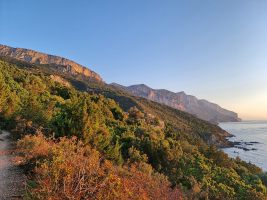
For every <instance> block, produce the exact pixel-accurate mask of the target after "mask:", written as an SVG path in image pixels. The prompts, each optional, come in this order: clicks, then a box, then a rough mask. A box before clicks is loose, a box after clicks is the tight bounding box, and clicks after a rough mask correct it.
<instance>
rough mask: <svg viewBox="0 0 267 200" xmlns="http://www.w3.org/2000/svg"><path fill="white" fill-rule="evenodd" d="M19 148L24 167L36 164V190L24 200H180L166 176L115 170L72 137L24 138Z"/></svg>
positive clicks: (140, 168)
mask: <svg viewBox="0 0 267 200" xmlns="http://www.w3.org/2000/svg"><path fill="white" fill-rule="evenodd" d="M18 147H19V149H20V153H21V154H22V156H23V159H24V160H23V161H24V164H25V165H26V164H27V163H32V161H33V160H35V163H36V167H35V169H34V172H35V173H34V174H35V176H36V177H35V178H34V180H35V181H36V183H35V187H31V188H29V192H28V194H27V195H28V196H27V197H26V198H30V199H46V200H59V199H73V200H74V199H75V200H76V199H77V200H78V199H86V200H87V199H88V200H90V199H99V200H100V199H105V200H109V199H138V200H139V199H153V200H154V199H160V200H164V199H166V200H167V199H178V200H179V199H182V194H181V192H180V190H179V189H177V188H171V187H170V183H169V181H168V180H167V179H166V177H165V176H163V175H161V174H158V173H154V172H152V173H151V171H152V168H151V167H150V165H148V164H146V163H139V164H137V163H136V164H129V163H128V164H126V165H125V166H117V165H115V164H113V163H112V162H111V161H109V160H107V159H105V158H104V157H103V156H102V155H101V154H100V153H99V152H98V151H97V150H95V149H93V148H91V147H90V146H89V145H85V144H83V142H81V141H78V140H77V139H76V138H74V137H73V138H70V139H68V138H65V137H63V138H60V139H59V140H58V141H53V140H51V139H47V138H45V137H44V136H43V135H33V136H25V137H24V138H23V139H22V140H20V141H19V142H18ZM149 167H150V169H151V171H150V172H149V170H146V169H147V168H149ZM32 185H33V184H32Z"/></svg>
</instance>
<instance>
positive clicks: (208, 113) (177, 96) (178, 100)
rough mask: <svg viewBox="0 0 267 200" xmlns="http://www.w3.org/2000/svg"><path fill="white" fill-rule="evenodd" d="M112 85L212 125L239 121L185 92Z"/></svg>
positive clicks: (222, 110)
mask: <svg viewBox="0 0 267 200" xmlns="http://www.w3.org/2000/svg"><path fill="white" fill-rule="evenodd" d="M113 85H115V86H117V87H120V88H122V89H124V90H127V91H129V92H131V93H132V94H133V95H135V96H139V97H143V98H146V99H149V100H152V101H155V102H158V103H162V104H165V105H167V106H170V107H173V108H176V109H179V110H182V111H185V112H188V113H190V114H193V115H195V116H197V117H198V118H200V119H203V120H206V121H209V122H212V123H218V122H235V121H240V119H239V118H238V115H237V113H235V112H232V111H229V110H226V109H224V108H222V107H220V106H219V105H217V104H215V103H211V102H209V101H207V100H203V99H197V98H196V97H194V96H192V95H187V94H185V92H178V93H174V92H171V91H168V90H164V89H159V90H155V89H152V88H150V87H148V86H146V85H144V84H140V85H132V86H129V87H124V86H120V85H118V84H113Z"/></svg>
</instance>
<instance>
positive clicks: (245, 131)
mask: <svg viewBox="0 0 267 200" xmlns="http://www.w3.org/2000/svg"><path fill="white" fill-rule="evenodd" d="M219 126H220V127H221V128H222V129H224V130H226V131H227V132H229V133H231V134H233V135H234V136H235V137H231V138H229V140H230V141H233V142H240V144H239V145H237V146H235V147H233V148H225V149H223V150H224V152H225V153H227V154H228V155H229V156H230V157H237V156H239V157H240V158H241V159H242V160H245V161H247V162H251V163H253V164H255V165H257V166H259V167H261V168H262V169H263V170H264V171H267V121H244V122H227V123H220V124H219Z"/></svg>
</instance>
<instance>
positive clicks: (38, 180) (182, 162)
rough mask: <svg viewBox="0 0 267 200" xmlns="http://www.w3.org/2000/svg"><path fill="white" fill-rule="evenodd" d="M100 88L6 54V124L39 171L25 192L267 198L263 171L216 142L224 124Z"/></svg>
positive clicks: (1, 81)
mask: <svg viewBox="0 0 267 200" xmlns="http://www.w3.org/2000/svg"><path fill="white" fill-rule="evenodd" d="M101 87H102V86H101ZM98 90H100V89H99V88H98ZM99 93H101V92H98V94H92V93H91V94H89V93H88V92H82V91H78V90H76V89H75V88H74V87H73V86H67V85H66V84H63V83H59V82H58V81H55V80H53V79H52V78H51V76H50V75H49V74H48V73H46V72H44V71H42V70H33V69H31V68H23V69H22V68H21V64H20V66H19V67H18V66H17V65H16V64H10V63H9V62H6V61H0V126H1V128H5V129H9V130H11V131H12V133H13V134H14V136H15V137H17V138H20V140H19V142H18V148H19V149H20V155H21V156H22V159H23V164H24V166H25V167H27V170H28V172H29V174H30V175H31V176H29V182H28V191H27V194H26V198H29V199H266V194H267V190H266V176H265V175H264V174H263V173H262V171H261V169H259V168H258V167H256V166H254V165H252V164H249V163H246V162H243V161H241V160H240V159H231V158H229V157H228V156H227V155H226V154H225V153H223V152H222V151H220V150H218V148H217V147H215V146H213V145H208V144H207V142H208V140H206V139H207V138H209V137H210V135H212V134H213V133H214V134H217V136H218V137H220V135H219V132H220V131H221V130H220V129H219V128H218V127H217V126H215V125H211V124H209V123H207V122H204V121H202V120H199V119H197V118H195V117H193V116H191V115H188V114H186V113H183V112H181V111H177V110H174V109H171V108H168V107H167V106H161V105H159V104H157V103H153V102H149V101H147V100H144V99H140V98H136V99H133V100H131V99H130V97H127V96H124V95H123V93H116V92H115V93H114V91H109V92H107V90H103V95H101V94H99ZM107 96H109V97H110V98H107ZM120 97H121V98H120ZM111 98H113V99H115V100H116V99H117V100H118V102H119V103H120V104H118V103H117V102H116V101H114V100H113V99H111ZM122 99H124V100H126V102H127V106H126V105H125V104H123V102H124V101H122ZM129 102H130V103H131V104H129ZM128 105H135V106H133V107H131V108H130V109H128V108H127V107H129V106H128Z"/></svg>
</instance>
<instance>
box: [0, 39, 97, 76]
mask: <svg viewBox="0 0 267 200" xmlns="http://www.w3.org/2000/svg"><path fill="white" fill-rule="evenodd" d="M0 56H5V57H11V58H15V59H18V60H21V61H25V62H29V63H32V64H38V65H40V64H41V65H55V66H56V70H58V71H60V72H65V73H69V74H71V75H82V76H83V77H85V78H89V79H94V80H96V81H102V78H101V77H100V76H99V75H98V74H97V73H95V72H94V71H92V70H90V69H88V68H87V67H85V66H82V65H80V64H78V63H76V62H74V61H72V60H69V59H66V58H62V57H59V56H54V55H49V54H45V53H41V52H38V51H33V50H30V49H23V48H13V47H9V46H5V45H1V44H0Z"/></svg>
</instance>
